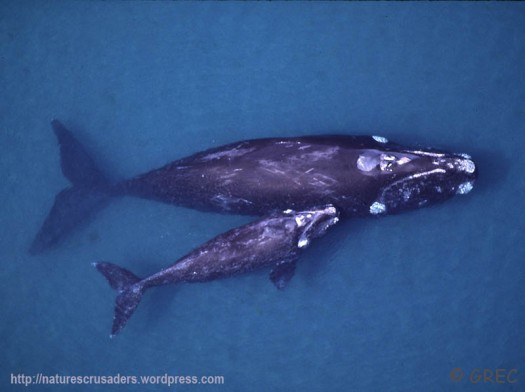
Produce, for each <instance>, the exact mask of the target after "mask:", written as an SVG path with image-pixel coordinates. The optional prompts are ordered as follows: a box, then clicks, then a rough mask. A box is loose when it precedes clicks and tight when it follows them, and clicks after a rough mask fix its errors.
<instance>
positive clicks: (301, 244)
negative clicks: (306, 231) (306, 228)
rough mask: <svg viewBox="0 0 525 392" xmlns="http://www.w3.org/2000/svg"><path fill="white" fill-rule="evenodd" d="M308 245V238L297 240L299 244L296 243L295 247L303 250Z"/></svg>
mask: <svg viewBox="0 0 525 392" xmlns="http://www.w3.org/2000/svg"><path fill="white" fill-rule="evenodd" d="M309 243H310V242H309V241H308V238H306V237H302V238H301V239H299V242H297V247H298V248H304V247H305V246H308V244H309Z"/></svg>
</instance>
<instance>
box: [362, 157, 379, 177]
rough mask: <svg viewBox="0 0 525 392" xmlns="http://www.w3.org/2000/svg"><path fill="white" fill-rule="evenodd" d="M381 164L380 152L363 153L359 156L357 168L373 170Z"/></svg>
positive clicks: (367, 170)
mask: <svg viewBox="0 0 525 392" xmlns="http://www.w3.org/2000/svg"><path fill="white" fill-rule="evenodd" d="M378 164H379V155H378V154H366V153H365V154H361V155H359V158H357V168H358V169H359V170H361V171H364V172H369V171H371V170H373V169H374V168H375V167H376V166H377V165H378Z"/></svg>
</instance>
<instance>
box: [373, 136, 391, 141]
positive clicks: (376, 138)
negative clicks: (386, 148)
mask: <svg viewBox="0 0 525 392" xmlns="http://www.w3.org/2000/svg"><path fill="white" fill-rule="evenodd" d="M372 139H374V140H375V141H376V142H378V143H388V139H387V138H386V137H383V136H375V135H374V136H372Z"/></svg>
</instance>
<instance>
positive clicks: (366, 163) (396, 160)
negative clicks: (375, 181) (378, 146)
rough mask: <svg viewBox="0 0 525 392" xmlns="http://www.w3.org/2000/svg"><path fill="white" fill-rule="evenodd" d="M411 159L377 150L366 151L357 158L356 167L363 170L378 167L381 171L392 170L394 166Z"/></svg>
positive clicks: (367, 170) (366, 170)
mask: <svg viewBox="0 0 525 392" xmlns="http://www.w3.org/2000/svg"><path fill="white" fill-rule="evenodd" d="M411 160H412V159H411V158H409V157H407V156H406V155H400V154H394V153H392V154H386V153H380V152H378V151H367V152H365V153H363V154H361V155H359V157H358V158H357V168H358V169H359V170H361V171H363V172H369V171H372V170H373V169H375V168H376V167H379V169H380V170H381V171H387V172H390V171H393V170H394V168H395V167H396V166H401V165H404V164H405V163H408V162H410V161H411Z"/></svg>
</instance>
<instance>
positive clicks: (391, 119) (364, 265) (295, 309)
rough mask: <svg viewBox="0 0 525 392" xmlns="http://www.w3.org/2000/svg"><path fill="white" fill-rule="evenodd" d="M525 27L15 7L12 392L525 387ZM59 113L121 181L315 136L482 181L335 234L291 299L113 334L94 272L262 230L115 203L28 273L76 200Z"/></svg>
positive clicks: (315, 9)
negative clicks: (50, 222)
mask: <svg viewBox="0 0 525 392" xmlns="http://www.w3.org/2000/svg"><path fill="white" fill-rule="evenodd" d="M524 19H525V4H522V3H521V4H519V3H498V4H493V3H490V4H489V3H483V4H477V3H437V4H436V3H302V2H294V3H240V2H239V3H211V2H210V3H171V2H63V1H50V2H36V1H35V2H31V1H28V2H18V1H4V2H2V4H1V5H0V49H1V51H0V86H1V92H0V178H1V182H2V187H1V188H0V208H1V210H0V211H1V222H2V225H1V227H0V261H1V263H2V268H1V272H0V279H1V280H0V311H1V314H2V317H1V323H0V339H1V340H0V342H1V350H0V365H1V366H0V368H1V369H2V375H1V386H0V389H1V390H2V391H4V390H5V391H10V390H21V389H24V387H23V386H21V385H14V384H13V382H16V380H15V381H13V377H16V376H17V375H21V374H23V375H26V376H36V375H37V374H38V373H43V374H45V375H55V374H59V375H70V376H92V375H103V376H115V375H119V374H120V375H131V376H136V377H139V376H162V375H165V374H166V375H171V376H175V375H178V376H198V377H199V378H200V377H201V376H209V375H219V376H223V377H224V384H223V385H213V386H210V385H203V384H197V385H180V384H177V385H172V386H170V387H167V386H166V385H162V384H157V385H156V386H154V387H150V388H149V389H166V390H177V391H183V390H184V391H186V390H187V391H325V390H326V391H328V390H330V391H349V390H350V391H422V390H425V391H444V390H447V391H454V390H462V391H463V390H473V391H479V390H486V388H489V384H490V385H491V386H492V387H493V388H492V389H494V390H496V389H499V388H502V389H503V388H504V389H505V390H513V391H520V390H524V389H525V386H524V385H525V354H524V353H525V351H524V347H525V338H524V333H523V325H525V289H524V282H525V242H524V240H523V232H524V229H525V214H524V213H523V211H524V207H525V202H524V198H523V195H524V194H525V175H524V168H525V154H524V153H523V148H524V145H525V73H524V72H523V69H525V24H524V23H523V20H524ZM520 70H521V71H520ZM53 118H59V119H60V120H61V121H63V122H64V124H66V126H67V127H68V128H70V129H71V130H72V131H73V132H74V133H75V135H77V136H78V138H79V139H80V140H81V141H82V143H83V144H84V145H85V146H86V148H88V149H89V150H90V151H91V152H92V154H93V156H94V158H95V159H96V160H97V162H98V163H99V164H100V166H101V167H104V169H105V170H106V171H107V172H108V173H110V174H111V176H112V177H113V178H114V179H123V178H128V177H131V176H134V175H137V174H139V173H143V172H145V171H147V170H150V169H152V168H156V167H159V166H161V165H163V164H165V163H167V162H169V161H172V160H174V159H177V158H180V157H184V156H186V155H188V154H190V153H193V152H196V151H200V150H203V149H206V148H210V147H214V146H219V145H221V144H225V143H228V142H233V141H237V140H242V139H248V138H256V137H269V136H296V135H305V134H322V133H326V134H333V133H343V134H381V135H384V136H386V137H388V138H389V139H391V140H394V141H399V142H401V143H407V144H414V143H419V144H423V145H429V146H436V147H442V148H446V149H449V150H453V151H458V152H467V153H469V154H471V155H472V156H473V157H474V159H475V161H476V163H477V165H478V167H479V170H480V178H479V181H478V182H477V184H476V186H475V188H474V190H473V191H472V192H471V193H470V194H469V195H467V196H465V197H458V198H457V199H455V200H453V201H450V202H447V203H445V204H443V205H440V206H436V207H432V208H428V209H423V210H419V211H416V212H412V213H407V214H405V215H398V216H394V217H388V218H384V219H371V220H366V219H359V220H358V219H356V220H353V221H347V222H344V223H343V224H342V225H341V226H340V227H338V228H336V229H334V231H332V232H331V233H330V235H328V236H327V237H325V238H323V239H322V240H321V241H319V242H317V243H316V244H314V246H313V247H312V248H311V249H310V250H309V252H308V253H307V254H305V255H304V256H303V257H302V260H301V264H300V265H299V268H298V271H297V274H296V276H295V278H294V279H293V280H292V282H291V283H290V285H289V287H288V288H287V289H286V290H284V291H282V292H279V291H277V290H275V288H274V287H273V286H272V284H271V283H270V282H269V280H268V278H267V271H262V272H258V273H254V274H251V275H246V276H241V277H237V278H232V279H227V280H222V281H215V282H212V283H207V284H195V285H180V286H171V287H163V288H159V289H155V290H151V292H148V293H147V294H146V295H145V297H144V299H143V301H142V303H141V304H140V306H139V308H138V310H137V312H136V314H135V315H134V316H133V317H132V319H131V320H130V322H129V324H128V325H127V326H126V328H125V329H124V330H123V332H122V333H121V334H120V335H119V336H117V337H116V338H114V339H109V338H108V335H109V332H110V326H111V321H112V317H113V306H114V298H115V293H114V292H113V291H112V290H111V289H110V288H109V286H108V285H107V283H106V282H105V281H104V279H103V278H102V277H101V276H100V275H99V274H98V273H97V272H96V271H95V270H94V269H93V268H92V266H91V262H93V261H98V260H106V261H112V262H114V263H116V264H119V265H122V266H125V267H127V268H129V269H130V270H132V271H134V272H135V273H137V274H139V275H147V274H150V273H153V272H156V271H158V270H159V269H161V268H163V267H165V266H167V265H169V264H170V263H171V262H173V261H174V260H176V259H177V258H179V257H180V256H182V255H183V254H185V253H186V252H188V251H189V250H191V249H193V248H194V247H196V246H198V245H200V244H202V243H203V242H204V241H206V240H208V239H210V238H212V237H213V236H215V235H217V234H219V233H221V232H224V231H226V230H228V229H230V228H232V227H235V226H238V225H241V224H243V223H245V222H248V221H249V220H250V218H248V217H239V216H227V215H218V214H211V213H202V212H198V211H193V210H188V209H184V208H178V207H173V206H168V205H163V204H160V203H155V202H151V201H145V200H138V199H132V198H123V199H119V200H115V201H114V202H112V204H111V205H110V206H109V207H108V208H106V209H104V210H103V211H101V212H100V213H99V214H98V215H97V216H96V217H94V219H93V220H92V221H91V222H90V223H89V224H88V225H87V226H86V227H84V228H83V229H82V230H79V231H78V232H76V233H75V234H74V235H73V236H72V237H71V238H70V239H69V240H68V241H66V242H65V243H64V244H63V245H62V246H60V247H59V248H57V249H56V250H54V251H52V252H48V253H45V254H42V255H39V256H30V255H29V254H28V252H27V249H28V247H29V245H30V243H31V241H32V239H33V237H34V235H35V233H36V232H37V231H38V229H39V227H40V225H41V224H42V222H43V220H44V218H45V216H46V215H47V213H48V211H49V208H50V207H51V205H52V203H53V199H54V196H55V194H56V193H57V192H59V191H60V190H61V189H63V188H64V187H66V186H67V185H68V182H67V180H66V179H65V178H64V177H63V175H62V173H61V171H60V166H59V154H58V152H59V151H58V147H57V142H56V140H55V137H54V135H53V133H52V131H51V128H50V125H49V122H50V120H51V119H53ZM456 368H460V369H461V371H462V372H463V378H462V379H461V380H459V381H457V380H454V381H453V380H451V371H453V369H456ZM478 370H479V372H484V371H485V373H486V376H487V377H486V378H485V379H483V377H482V378H481V379H478V377H477V374H478ZM454 372H455V373H452V378H454V377H457V374H458V371H454ZM491 372H492V373H494V375H493V376H492V377H489V376H490V375H491ZM496 373H497V374H498V375H499V376H498V377H496ZM33 380H34V379H33ZM496 381H499V382H500V383H502V385H499V384H497V383H496ZM503 384H505V385H503ZM30 388H31V389H32V390H39V391H40V390H43V391H47V390H49V391H54V390H57V387H56V386H42V385H39V386H35V385H33V386H32V387H28V389H27V390H30ZM69 388H71V389H73V388H74V389H75V390H107V391H112V390H116V389H119V390H144V388H145V386H144V385H127V386H126V387H117V386H114V385H91V386H89V385H76V386H72V385H69V386H62V387H61V388H60V389H61V390H67V389H69Z"/></svg>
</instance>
